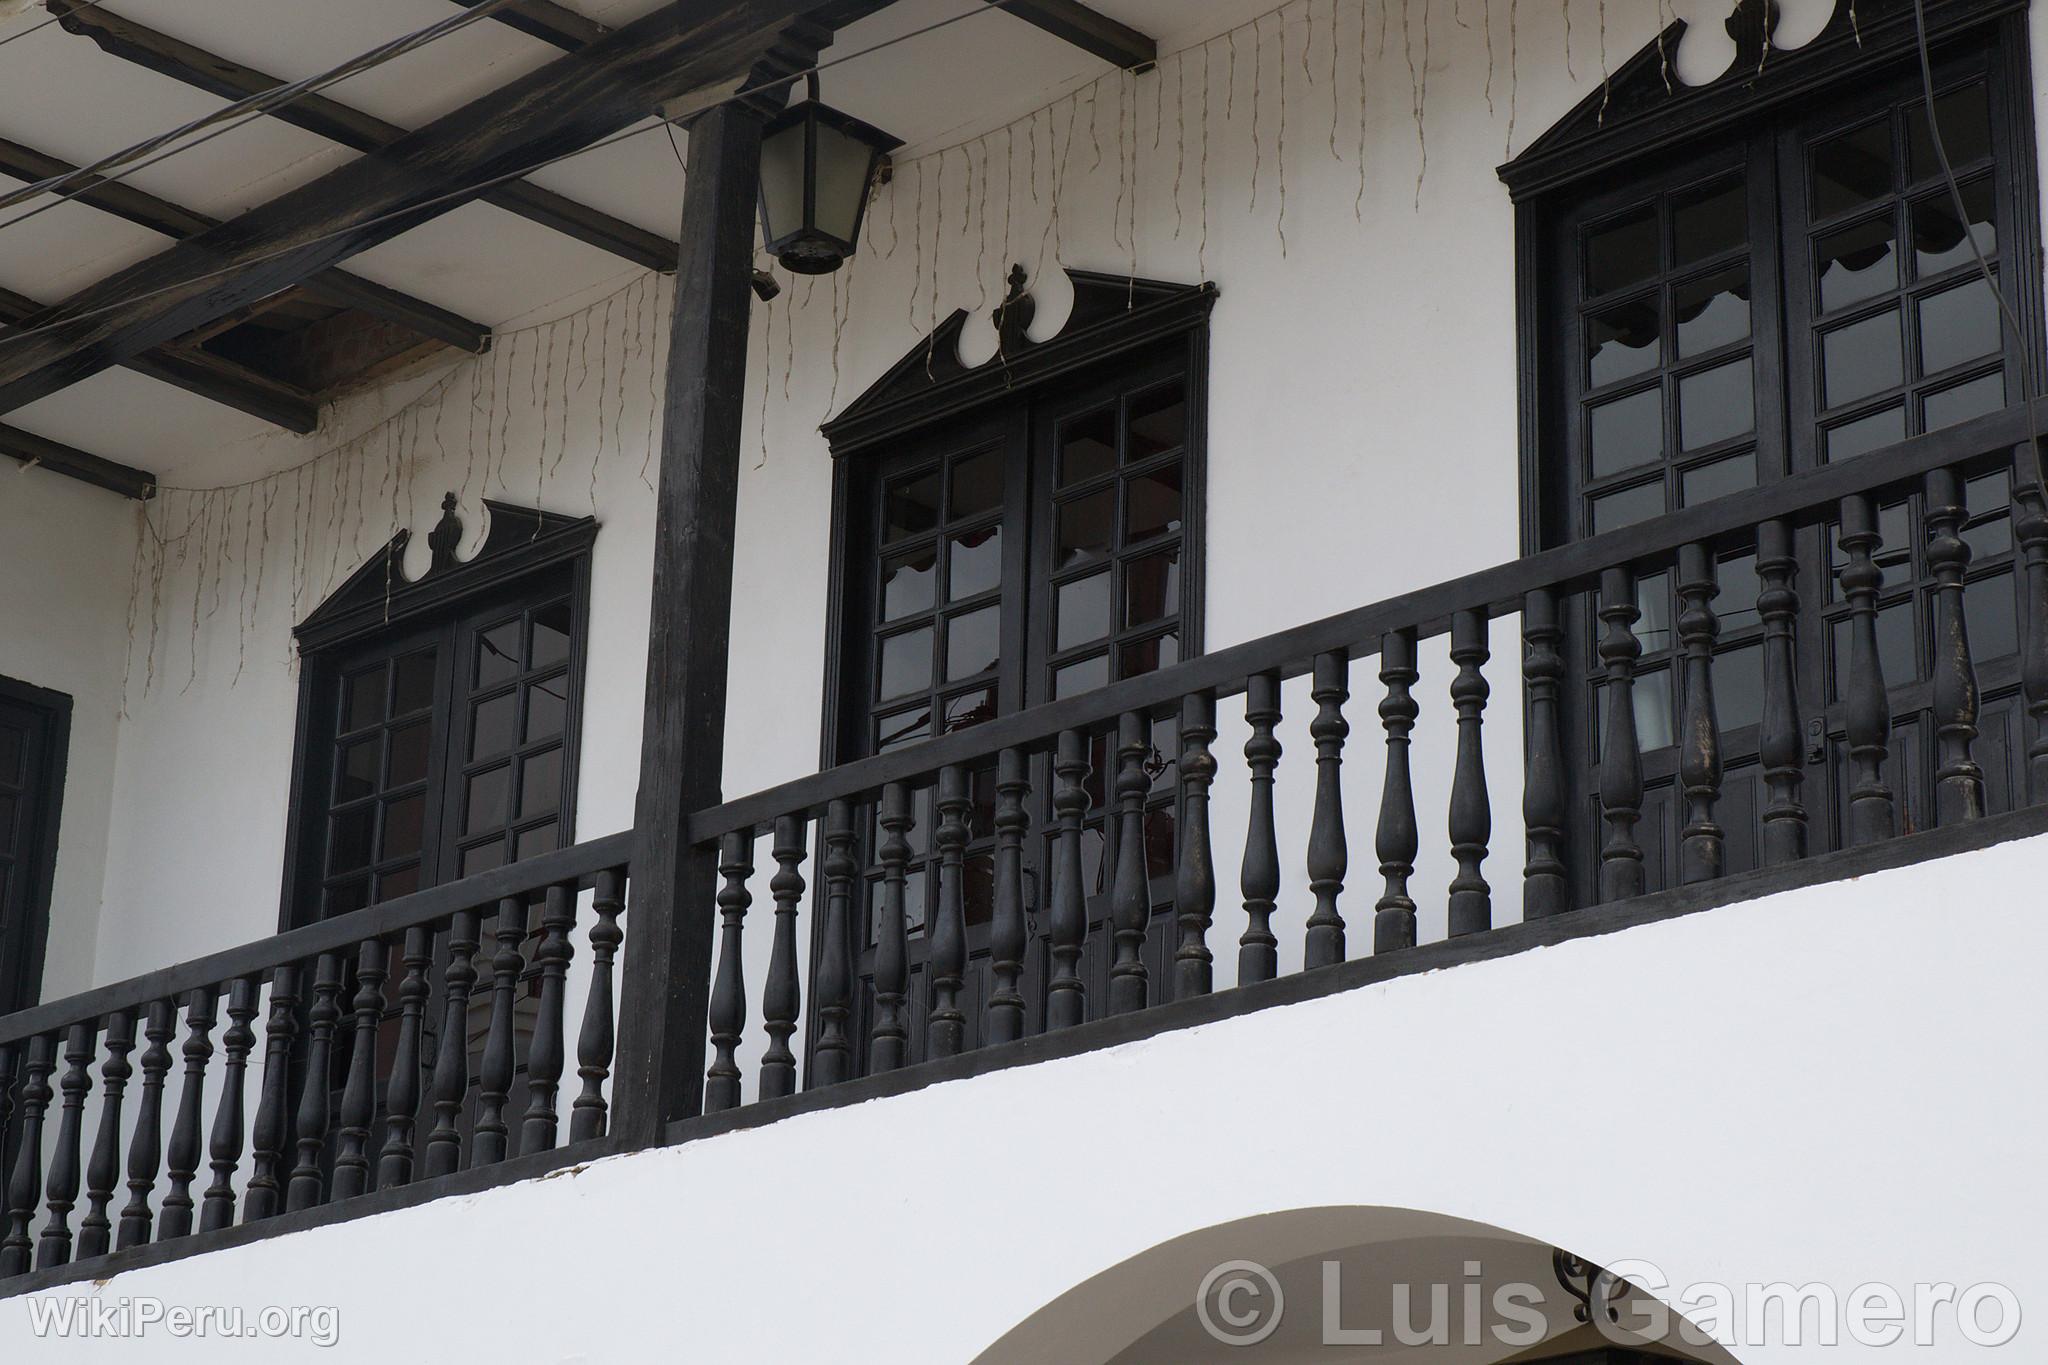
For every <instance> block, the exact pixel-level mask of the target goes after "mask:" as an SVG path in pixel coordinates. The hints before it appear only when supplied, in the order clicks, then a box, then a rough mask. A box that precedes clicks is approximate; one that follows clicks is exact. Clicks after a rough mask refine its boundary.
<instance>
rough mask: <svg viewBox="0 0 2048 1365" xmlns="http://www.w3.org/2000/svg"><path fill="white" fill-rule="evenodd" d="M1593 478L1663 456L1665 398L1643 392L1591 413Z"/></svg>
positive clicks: (1659, 393) (1654, 391) (1653, 391)
mask: <svg viewBox="0 0 2048 1365" xmlns="http://www.w3.org/2000/svg"><path fill="white" fill-rule="evenodd" d="M1591 423H1592V432H1591V436H1592V445H1593V477H1594V478H1596V479H1598V478H1604V477H1605V476H1607V475H1609V474H1618V473H1620V472H1621V471H1622V470H1624V469H1633V468H1634V467H1635V466H1637V465H1640V464H1648V463H1649V462H1650V461H1651V460H1654V459H1657V458H1658V457H1659V456H1661V455H1662V454H1663V453H1664V395H1663V391H1662V390H1661V389H1645V390H1643V391H1642V392H1641V393H1632V394H1630V395H1629V396H1628V397H1626V398H1617V399H1615V400H1614V401H1613V402H1611V403H1602V404H1601V405H1600V406H1598V407H1596V408H1594V409H1593V412H1592V417H1591Z"/></svg>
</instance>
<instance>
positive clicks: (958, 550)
mask: <svg viewBox="0 0 2048 1365" xmlns="http://www.w3.org/2000/svg"><path fill="white" fill-rule="evenodd" d="M948 554H949V557H948V559H947V561H946V565H947V568H946V598H947V600H948V601H954V602H957V601H959V600H960V599H962V598H965V597H973V596H975V595H976V594H977V593H984V592H989V591H991V590H993V589H995V588H999V587H1001V586H1002V583H1003V528H1002V527H1001V526H986V527H983V528H982V529H981V530H979V531H962V532H958V533H956V534H955V535H954V536H953V537H952V549H951V550H950V551H949V552H948Z"/></svg>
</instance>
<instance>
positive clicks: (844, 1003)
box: [809, 801, 860, 1087]
mask: <svg viewBox="0 0 2048 1365" xmlns="http://www.w3.org/2000/svg"><path fill="white" fill-rule="evenodd" d="M859 870H860V868H859V865H858V864H856V863H855V862H854V860H853V807H852V805H851V804H849V803H848V802H845V801H834V802H833V803H832V804H831V805H829V806H827V807H826V808H825V862H824V871H825V920H824V923H823V924H822V925H820V926H819V931H818V937H819V939H820V941H821V946H820V948H819V950H818V992H817V999H818V1045H817V1047H816V1048H815V1049H813V1050H812V1053H811V1072H810V1077H809V1083H810V1084H811V1085H812V1086H814V1087H815V1086H821V1085H837V1084H839V1083H840V1082H841V1081H843V1080H847V1079H848V1078H850V1077H851V1076H852V1075H853V1038H852V1036H851V1035H850V1034H849V1033H848V1032H847V1029H848V1027H849V1016H850V1014H851V1012H852V1009H853V939H852V934H853V929H852V926H851V925H850V923H849V920H850V919H851V917H852V913H853V911H852V905H851V902H852V899H853V879H854V875H855V874H856V873H857V872H859Z"/></svg>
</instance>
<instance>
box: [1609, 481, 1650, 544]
mask: <svg viewBox="0 0 2048 1365" xmlns="http://www.w3.org/2000/svg"><path fill="white" fill-rule="evenodd" d="M1663 514H1664V481H1663V480H1662V479H1659V480H1656V481H1655V482H1653V483H1642V484H1637V485H1636V486H1635V487H1634V488H1624V489H1622V490H1621V491H1620V492H1618V493H1607V494H1603V495H1602V496H1600V497H1597V498H1595V499H1593V533H1594V534H1595V535H1598V534H1599V533H1600V532H1602V531H1612V530H1615V529H1617V528H1619V527H1623V526H1633V525H1635V524H1636V523H1637V522H1639V521H1648V520H1649V519H1650V518H1651V517H1658V516H1662V515H1663Z"/></svg>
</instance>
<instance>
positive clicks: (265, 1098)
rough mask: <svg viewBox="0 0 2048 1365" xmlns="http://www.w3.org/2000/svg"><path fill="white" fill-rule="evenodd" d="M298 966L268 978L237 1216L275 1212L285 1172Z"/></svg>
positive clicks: (250, 1220) (248, 1219)
mask: <svg viewBox="0 0 2048 1365" xmlns="http://www.w3.org/2000/svg"><path fill="white" fill-rule="evenodd" d="M298 1010H299V969H298V968H297V967H295V966H283V967H279V968H278V969H277V970H276V971H274V972H272V973H271V977H270V1017H269V1019H268V1021H267V1022H266V1023H265V1024H264V1028H263V1089H262V1092H261V1093H260V1094H259V1095H258V1097H257V1100H256V1124H255V1131H254V1132H253V1133H252V1135H251V1139H252V1140H251V1152H250V1156H249V1191H248V1194H247V1195H246V1196H244V1198H243V1200H242V1221H243V1222H245V1223H253V1222H255V1221H257V1220H258V1219H260V1218H268V1217H270V1216H271V1215H272V1214H275V1213H276V1212H277V1210H278V1207H279V1205H280V1204H281V1202H282V1195H283V1192H284V1182H285V1179H286V1178H287V1176H288V1175H289V1173H290V1167H289V1166H288V1165H287V1164H286V1158H287V1157H288V1156H289V1155H290V1149H289V1147H288V1146H287V1144H288V1142H289V1141H290V1138H291V1121H290V1118H289V1114H290V1112H291V1075H292V1041H293V1040H294V1039H295V1038H296V1037H297V1036H298V1032H299V1016H298Z"/></svg>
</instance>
